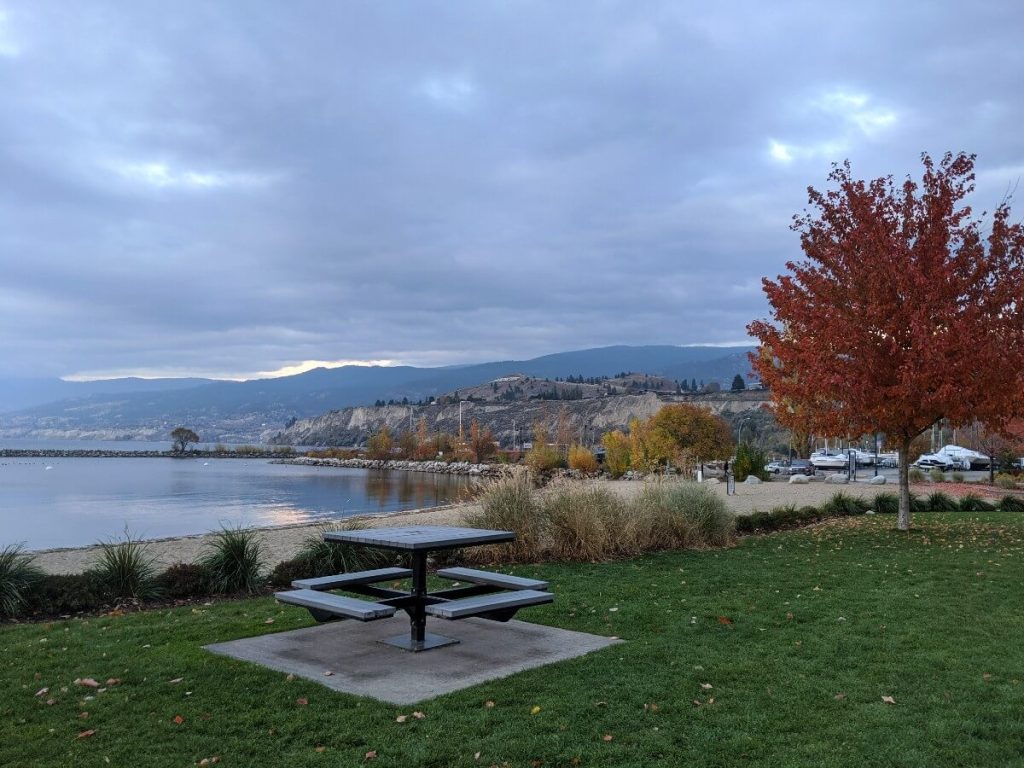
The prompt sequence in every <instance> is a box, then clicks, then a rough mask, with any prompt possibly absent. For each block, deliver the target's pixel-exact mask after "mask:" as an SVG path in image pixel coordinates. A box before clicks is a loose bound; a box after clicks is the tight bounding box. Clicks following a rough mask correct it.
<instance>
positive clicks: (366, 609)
mask: <svg viewBox="0 0 1024 768" xmlns="http://www.w3.org/2000/svg"><path fill="white" fill-rule="evenodd" d="M274 598H275V599H276V600H277V601H278V602H281V603H290V604H291V605H299V606H302V607H303V608H308V609H309V612H310V613H311V614H313V618H314V619H316V620H317V621H331V620H332V619H336V618H342V619H358V620H359V621H373V620H374V619H386V618H387V617H389V616H394V615H395V608H394V607H393V606H390V605H381V604H380V603H371V602H370V601H368V600H359V599H358V598H354V597H343V596H342V595H332V594H330V593H328V592H319V591H317V590H313V589H296V590H294V591H292V592H278V593H276V594H275V595H274Z"/></svg>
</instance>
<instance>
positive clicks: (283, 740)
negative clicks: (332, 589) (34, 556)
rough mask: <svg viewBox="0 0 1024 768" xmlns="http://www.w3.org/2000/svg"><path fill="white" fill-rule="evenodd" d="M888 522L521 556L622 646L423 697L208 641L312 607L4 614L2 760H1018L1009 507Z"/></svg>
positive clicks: (1015, 574) (1022, 730) (1021, 746)
mask: <svg viewBox="0 0 1024 768" xmlns="http://www.w3.org/2000/svg"><path fill="white" fill-rule="evenodd" d="M894 523H895V520H894V519H893V518H891V517H887V518H882V517H860V518H844V519H840V520H836V521H832V522H830V523H828V524H825V525H821V526H819V527H817V528H815V529H812V530H802V531H793V532H787V533H780V534H775V535H771V536H759V537H750V538H747V539H745V540H743V541H741V543H740V544H739V546H737V547H736V548H734V549H730V550H717V551H703V552H672V553H665V554H659V555H653V556H647V557H642V558H638V559H636V560H630V561H626V562H618V563H611V564H600V565H575V564H574V565H545V566H536V567H526V568H520V569H518V570H517V571H516V572H517V573H520V574H522V575H529V576H534V575H535V576H540V577H543V578H546V579H550V580H551V582H552V589H553V591H554V592H556V594H557V599H556V602H555V603H554V604H553V605H551V606H545V607H542V608H536V609H531V610H529V611H525V612H524V613H523V614H521V615H520V618H524V619H527V620H530V621H535V622H541V623H546V624H551V625H556V626H559V627H565V628H568V629H574V630H581V631H586V632H594V633H598V634H605V635H617V636H619V637H621V638H623V639H625V640H626V641H627V642H626V643H625V644H622V645H618V646H615V647H612V648H609V649H606V650H603V651H600V652H597V653H594V654H591V655H589V656H585V657H582V658H580V659H576V660H573V661H570V662H564V663H560V664H556V665H553V666H549V667H542V668H540V669H536V670H533V671H529V672H525V673H521V674H518V675H515V676H514V677H512V678H508V679H505V680H501V681H496V682H492V683H487V684H484V685H479V686H476V687H473V688H470V689H467V690H465V691H462V692H460V693H456V694H452V695H448V696H443V697H440V698H437V699H433V700H430V701H427V702H424V703H421V704H420V705H417V706H415V707H396V706H392V705H387V704H381V703H377V702H375V701H372V700H368V699H359V698H356V697H353V696H348V695H345V694H340V693H334V692H332V691H329V690H327V689H325V688H322V687H321V686H318V685H317V684H315V683H311V682H308V681H305V680H302V679H294V680H291V681H289V680H288V679H287V678H286V677H285V675H283V674H281V673H278V672H272V671H269V670H264V669H261V668H259V667H256V666H253V665H249V664H245V663H242V662H237V661H233V660H230V659H227V658H224V657H221V656H215V655H212V654H209V653H207V652H205V651H203V650H201V648H200V646H201V645H204V644H206V643H212V642H217V641H223V640H230V639H234V638H239V637H246V636H251V635H256V634H260V633H264V632H280V631H282V630H286V629H292V628H295V627H300V626H306V625H309V624H310V623H312V622H311V620H310V619H309V617H308V614H306V613H305V612H304V611H302V610H299V609H293V608H287V609H286V608H283V607H281V606H278V605H276V604H274V603H273V602H272V601H271V600H270V599H256V600H247V601H237V602H226V603H220V604H216V605H212V606H201V607H198V608H187V607H186V608H179V609H174V610H167V611H153V612H147V613H142V614H134V615H127V616H110V617H101V618H91V619H86V620H73V621H64V622H55V623H53V624H46V625H40V624H37V625H23V626H12V625H7V626H4V627H3V628H0V690H2V692H3V694H2V696H0V765H2V766H11V767H13V766H30V765H40V766H42V765H45V766H57V765H89V766H102V765H107V764H108V761H109V764H110V765H130V766H165V765H166V766H188V765H194V764H196V763H198V762H200V761H201V760H202V759H204V758H208V759H209V758H213V757H215V756H216V757H218V758H219V764H221V765H225V766H271V765H287V766H307V765H309V766H338V765H360V764H364V763H365V764H371V765H374V766H437V767H438V768H441V767H446V766H461V765H465V766H490V765H499V766H500V765H505V764H508V765H511V766H563V765H564V766H575V765H583V766H651V765H663V766H683V765H721V766H735V765H763V766H781V765H800V766H828V765H850V766H861V765H874V766H911V765H912V766H953V765H964V766H985V765H991V766H1009V765H1024V595H1022V584H1024V559H1022V557H1024V515H1011V514H1006V513H986V514H967V513H952V514H920V515H917V516H916V519H915V523H916V525H917V528H916V529H915V530H914V531H912V532H911V533H910V534H909V535H907V534H899V533H898V532H896V531H894V530H893V525H894ZM268 619H273V623H266V622H267V620H268ZM76 678H94V679H95V680H97V681H99V682H100V683H101V684H103V686H104V687H105V688H106V690H105V691H103V692H100V691H98V690H93V689H89V688H85V687H82V686H78V685H74V683H73V681H74V680H75V679H76ZM110 678H116V679H117V680H119V681H120V682H117V683H114V684H111V685H109V686H108V685H106V681H107V680H108V679H110ZM175 681H178V682H175ZM42 688H49V691H48V692H46V693H43V694H40V695H36V693H37V692H38V691H39V690H40V689H42ZM87 696H89V697H91V698H89V699H86V697H87ZM883 697H891V698H892V700H893V701H894V702H895V703H886V702H885V701H883ZM538 708H539V709H538ZM413 710H420V711H422V713H423V714H425V717H424V718H423V719H417V718H413V717H409V718H408V719H407V720H406V722H403V723H399V722H396V718H397V717H398V716H399V715H409V714H411V712H412V711H413ZM176 718H177V720H176ZM88 731H93V732H94V733H92V734H91V735H87V736H83V737H81V738H79V734H82V733H83V732H86V733H87V732H88ZM367 753H370V754H371V757H370V758H369V759H367V757H366V756H367ZM478 753H479V757H477V754H478ZM373 755H375V756H373Z"/></svg>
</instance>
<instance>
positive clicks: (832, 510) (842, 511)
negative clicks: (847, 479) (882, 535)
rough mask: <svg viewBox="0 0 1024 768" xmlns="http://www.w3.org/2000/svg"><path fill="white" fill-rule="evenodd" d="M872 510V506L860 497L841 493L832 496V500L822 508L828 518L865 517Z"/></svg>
mask: <svg viewBox="0 0 1024 768" xmlns="http://www.w3.org/2000/svg"><path fill="white" fill-rule="evenodd" d="M869 509H871V504H870V503H869V502H867V501H865V500H864V499H862V498H860V497H859V496H850V495H848V494H845V493H843V492H842V491H839V492H838V493H836V494H833V495H832V498H831V499H829V500H828V501H827V502H825V504H824V506H823V507H822V511H823V512H824V514H825V516H826V517H830V516H833V515H834V516H836V517H853V516H856V515H863V514H864V513H865V512H867V511H868V510H869Z"/></svg>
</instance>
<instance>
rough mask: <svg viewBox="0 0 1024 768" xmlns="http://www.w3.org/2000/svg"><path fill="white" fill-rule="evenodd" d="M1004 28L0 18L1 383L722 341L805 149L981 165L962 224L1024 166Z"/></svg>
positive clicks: (597, 17)
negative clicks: (950, 157)
mask: <svg viewBox="0 0 1024 768" xmlns="http://www.w3.org/2000/svg"><path fill="white" fill-rule="evenodd" d="M1022 33H1024V4H1021V3H1018V2H1012V1H1007V0H1001V1H1000V2H977V1H975V2H972V3H969V4H968V3H964V2H934V0H932V1H926V2H891V1H889V2H878V3H869V2H852V3H851V2H841V3H839V2H836V3H827V2H822V1H821V0H814V1H812V2H806V3H796V2H789V3H774V2H772V3H765V2H749V3H728V2H722V3H695V2H693V3H687V2H681V1H678V0H677V1H673V2H665V3H657V2H636V1H635V0H629V1H628V2H622V3H616V2H595V1H594V0H585V1H581V2H514V1H509V2H500V3H492V2H481V1H480V0H473V2H443V3H440V2H424V1H423V0H415V1H412V0H410V1H409V2H376V0H373V1H371V0H367V1H366V2H354V1H351V0H350V1H347V2H295V1H294V0H290V1H289V2H287V3H282V2H255V1H254V0H245V1H244V2H243V1H242V0H235V2H204V3H199V2H182V1H179V2H174V3H167V2H163V1H162V0H161V2H141V1H140V0H125V1H124V2H119V3H104V2H98V1H91V2H82V3H78V2H65V1H64V0H61V1H60V2H52V3H51V2H40V0H24V2H15V1H14V0H0V94H2V95H0V375H18V374H21V375H48V376H49V375H56V376H91V377H95V376H107V375H127V374H137V375H138V374H141V375H149V376H152V375H186V374H191V375H206V376H230V377H250V376H253V375H258V374H264V375H265V374H266V372H271V371H280V370H283V369H287V368H289V367H290V366H302V365H303V363H304V362H305V361H343V360H360V361H384V360H386V361H393V362H396V363H404V364H414V365H440V364H451V363H461V362H476V361H484V360H494V359H503V358H528V357H534V356H536V355H541V354H546V353H549V352H556V351H563V350H568V349H580V348H585V347H592V346H601V345H606V344H700V343H714V344H735V343H741V342H746V341H747V337H746V334H745V331H744V327H745V326H746V324H747V323H748V322H750V321H751V320H752V319H754V318H756V317H760V316H764V315H765V314H766V312H767V305H766V303H765V301H764V299H763V296H762V293H761V287H760V280H761V277H762V276H764V275H770V276H775V275H777V274H778V273H779V272H780V271H781V270H783V269H784V264H785V262H786V261H787V259H791V258H794V257H796V256H798V255H799V253H798V240H797V236H796V235H795V234H794V233H792V232H790V231H789V229H788V225H789V222H790V219H791V217H792V215H793V214H794V213H797V212H798V211H800V210H801V209H802V208H803V207H804V205H805V203H806V188H807V186H808V185H815V186H819V187H823V186H825V185H826V176H827V174H828V172H829V166H830V163H831V162H833V161H840V160H842V159H844V158H849V159H850V160H851V162H852V163H853V170H854V173H855V174H856V175H858V176H863V177H873V176H877V175H882V174H887V173H892V174H895V175H896V176H897V177H902V176H904V175H905V174H907V173H911V172H912V173H914V174H917V173H918V172H919V168H920V164H919V155H920V153H921V152H922V151H929V152H931V153H933V154H935V155H941V153H942V152H944V151H946V150H954V151H956V150H961V149H963V150H967V151H970V152H976V153H977V154H978V156H979V157H978V172H979V184H978V194H977V198H978V199H977V200H976V202H977V203H978V204H979V205H980V206H981V207H987V208H989V209H991V208H992V207H994V205H995V204H996V203H997V202H998V200H999V199H1000V198H1001V197H1002V195H1003V194H1004V192H1005V191H1006V188H1007V185H1008V184H1013V183H1014V182H1015V181H1016V180H1018V179H1019V178H1020V177H1021V176H1024V131H1022V125H1024V120H1022V118H1024V98H1022V96H1024V46H1022V45H1021V39H1022ZM1018 201H1019V203H1018V207H1017V210H1018V212H1019V211H1020V210H1022V209H1021V205H1024V203H1022V202H1020V196H1018ZM1016 218H1019V216H1017V217H1016Z"/></svg>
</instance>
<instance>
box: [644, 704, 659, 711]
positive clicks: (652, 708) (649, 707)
mask: <svg viewBox="0 0 1024 768" xmlns="http://www.w3.org/2000/svg"><path fill="white" fill-rule="evenodd" d="M657 711H658V705H657V704H653V703H652V704H644V712H657Z"/></svg>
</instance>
